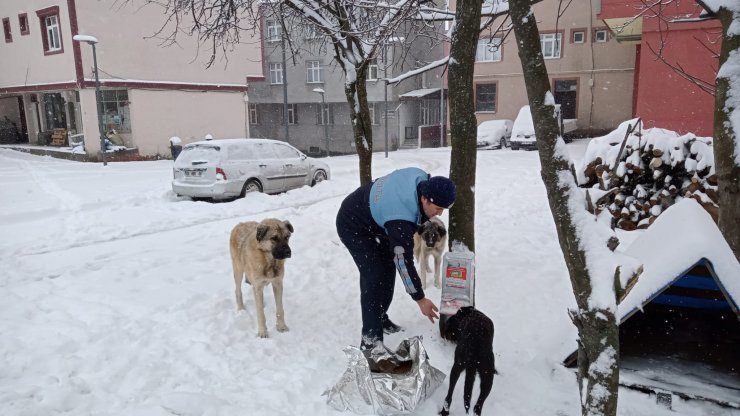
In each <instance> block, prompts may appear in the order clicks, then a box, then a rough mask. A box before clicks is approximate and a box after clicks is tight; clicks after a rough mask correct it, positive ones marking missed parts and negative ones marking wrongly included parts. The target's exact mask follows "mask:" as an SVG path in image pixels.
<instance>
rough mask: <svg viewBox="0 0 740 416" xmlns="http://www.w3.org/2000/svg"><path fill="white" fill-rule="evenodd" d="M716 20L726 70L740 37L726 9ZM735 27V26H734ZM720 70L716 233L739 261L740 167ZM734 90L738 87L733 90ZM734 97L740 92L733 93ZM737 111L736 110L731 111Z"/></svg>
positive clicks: (716, 116) (726, 83) (726, 84)
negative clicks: (733, 33)
mask: <svg viewBox="0 0 740 416" xmlns="http://www.w3.org/2000/svg"><path fill="white" fill-rule="evenodd" d="M717 17H718V18H719V20H720V21H721V22H722V31H723V32H724V35H725V36H724V38H723V40H722V50H721V51H720V55H719V65H720V68H722V67H723V66H725V63H726V62H727V59H728V58H729V56H730V52H733V51H734V52H735V53H740V36H737V35H734V36H733V35H732V34H730V33H729V29H730V24H732V23H733V13H732V11H730V10H728V9H727V8H721V9H720V10H719V11H718V12H717ZM735 24H737V22H735ZM726 71H727V70H726V69H725V73H723V71H722V69H720V72H719V74H718V76H717V84H716V88H717V89H716V95H715V105H714V168H715V170H716V172H717V180H718V182H719V192H718V193H719V229H720V231H721V232H722V235H723V236H724V237H725V240H727V243H728V244H729V245H730V248H732V252H733V253H735V258H737V259H738V261H740V166H738V163H737V162H736V159H740V155H738V154H736V149H738V147H737V139H738V137H737V132H735V130H734V128H733V125H732V123H730V113H731V112H732V110H733V108H731V107H730V105H732V104H730V103H731V101H730V100H729V98H730V88H731V86H730V78H729V77H730V75H731V74H729V73H727V72H726ZM735 88H737V87H735ZM734 94H735V95H738V94H740V91H734ZM734 110H735V111H737V109H734Z"/></svg>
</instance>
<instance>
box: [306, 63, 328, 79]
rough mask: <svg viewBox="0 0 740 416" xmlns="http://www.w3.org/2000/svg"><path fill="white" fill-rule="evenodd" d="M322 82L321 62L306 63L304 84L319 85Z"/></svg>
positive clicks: (322, 70)
mask: <svg viewBox="0 0 740 416" xmlns="http://www.w3.org/2000/svg"><path fill="white" fill-rule="evenodd" d="M322 82H324V69H323V68H322V66H321V61H306V83H308V84H319V83H322Z"/></svg>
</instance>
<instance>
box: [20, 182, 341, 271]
mask: <svg viewBox="0 0 740 416" xmlns="http://www.w3.org/2000/svg"><path fill="white" fill-rule="evenodd" d="M345 196H346V193H341V194H337V195H331V196H329V197H324V198H317V199H314V200H308V201H305V200H304V201H301V202H299V203H294V204H290V205H285V206H281V207H278V208H269V209H265V210H261V211H255V212H248V213H244V212H240V213H237V214H233V215H226V216H223V217H219V218H216V219H204V220H202V221H194V222H192V223H189V224H182V225H177V226H174V227H163V228H158V229H151V230H146V231H141V232H137V233H133V234H130V235H126V236H121V237H110V238H98V239H86V240H85V241H84V242H78V243H72V244H67V245H63V246H60V247H54V248H50V249H46V250H36V251H28V252H24V253H17V255H18V256H20V257H27V256H37V255H43V254H50V253H56V252H60V251H66V250H70V249H75V248H83V247H89V246H93V245H97V244H106V243H113V242H117V241H125V240H130V239H132V238H138V237H144V236H149V235H154V234H159V233H166V232H170V231H178V230H183V229H187V228H191V227H198V226H201V225H205V224H213V223H218V222H221V221H231V220H233V219H235V218H244V217H252V216H256V215H261V214H266V213H270V212H279V211H284V210H289V209H295V208H304V207H310V206H313V205H315V204H317V203H320V202H325V201H329V200H333V199H336V198H344V197H345Z"/></svg>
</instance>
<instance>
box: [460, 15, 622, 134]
mask: <svg viewBox="0 0 740 416" xmlns="http://www.w3.org/2000/svg"><path fill="white" fill-rule="evenodd" d="M489 1H497V2H499V1H502V0H489ZM504 2H505V1H504ZM600 4H601V2H600V1H599V0H584V1H575V2H562V4H561V2H557V1H542V2H539V3H537V4H536V5H535V6H534V7H533V9H534V15H535V18H536V19H537V26H538V28H539V32H540V42H541V47H542V53H543V57H544V58H545V64H546V66H547V71H548V74H549V76H550V82H551V89H552V92H553V95H554V96H555V101H556V102H557V103H559V104H561V106H562V112H563V118H564V119H576V125H577V127H578V129H579V130H580V131H582V132H584V133H585V132H593V133H598V132H602V131H605V130H610V129H613V128H614V127H616V126H617V125H618V124H619V123H620V122H622V121H624V120H627V119H629V118H631V117H632V115H633V113H634V111H633V101H632V91H633V80H634V72H635V47H634V45H629V44H621V43H619V42H617V40H616V39H615V38H614V36H613V35H612V34H611V33H610V31H609V28H608V27H607V26H606V25H605V24H604V22H603V21H601V20H599V18H598V14H599V12H600ZM564 6H567V7H565V9H564V10H560V16H559V17H558V8H559V7H561V8H562V7H564ZM502 20H503V18H501V17H500V18H498V19H497V20H496V21H495V22H494V24H493V25H492V29H491V30H490V31H488V32H486V33H483V34H481V38H480V40H479V42H478V47H477V51H476V65H475V77H474V84H475V86H474V88H475V107H476V108H475V110H476V117H477V119H478V122H479V123H480V122H483V121H486V120H493V119H511V120H513V119H515V118H516V115H517V113H518V111H519V109H520V108H521V107H522V106H523V105H527V104H528V102H527V92H526V89H525V83H524V78H523V75H522V67H521V61H520V60H519V55H518V48H517V44H516V40H515V37H514V33H513V31H511V32H509V31H496V30H497V28H498V27H499V26H500V23H501V21H502ZM505 26H506V25H505Z"/></svg>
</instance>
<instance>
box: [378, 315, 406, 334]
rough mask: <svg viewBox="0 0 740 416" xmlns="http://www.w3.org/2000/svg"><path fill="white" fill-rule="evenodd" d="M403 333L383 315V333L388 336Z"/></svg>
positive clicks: (401, 329) (400, 328)
mask: <svg viewBox="0 0 740 416" xmlns="http://www.w3.org/2000/svg"><path fill="white" fill-rule="evenodd" d="M400 331H403V327H401V326H399V325H396V324H394V323H393V321H391V320H390V319H389V318H388V315H385V316H384V317H383V333H384V334H386V335H388V334H395V333H396V332H400Z"/></svg>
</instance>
